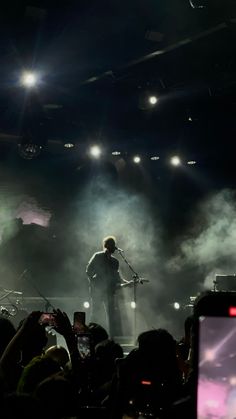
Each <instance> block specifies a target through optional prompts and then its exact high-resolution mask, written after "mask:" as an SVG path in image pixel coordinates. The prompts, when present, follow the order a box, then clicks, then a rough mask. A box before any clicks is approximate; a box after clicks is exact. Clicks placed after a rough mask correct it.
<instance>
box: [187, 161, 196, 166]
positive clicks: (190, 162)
mask: <svg viewBox="0 0 236 419" xmlns="http://www.w3.org/2000/svg"><path fill="white" fill-rule="evenodd" d="M196 163H197V162H196V161H195V160H189V161H188V164H189V165H190V166H194V164H196Z"/></svg>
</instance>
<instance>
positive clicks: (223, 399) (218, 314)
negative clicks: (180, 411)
mask: <svg viewBox="0 0 236 419" xmlns="http://www.w3.org/2000/svg"><path fill="white" fill-rule="evenodd" d="M194 318H195V328H194V347H193V351H194V352H193V355H194V368H195V372H196V373H197V374H196V394H195V396H196V397H195V402H196V403H195V411H196V416H195V417H196V418H197V419H208V418H210V417H211V418H214V419H218V418H219V419H221V418H227V419H228V418H234V417H235V416H236V414H235V412H236V293H235V292H218V291H217V292H208V293H204V294H202V295H201V296H200V297H199V298H198V299H197V301H196V302H195V305H194Z"/></svg>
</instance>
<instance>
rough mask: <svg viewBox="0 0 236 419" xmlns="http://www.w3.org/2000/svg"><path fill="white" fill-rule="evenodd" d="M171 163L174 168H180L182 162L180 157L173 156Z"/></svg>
mask: <svg viewBox="0 0 236 419" xmlns="http://www.w3.org/2000/svg"><path fill="white" fill-rule="evenodd" d="M170 163H171V164H172V166H180V164H181V160H180V158H179V157H178V156H173V157H171V159H170Z"/></svg>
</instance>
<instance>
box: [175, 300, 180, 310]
mask: <svg viewBox="0 0 236 419" xmlns="http://www.w3.org/2000/svg"><path fill="white" fill-rule="evenodd" d="M174 309H175V310H179V309H180V303H178V302H177V301H176V302H175V303H174Z"/></svg>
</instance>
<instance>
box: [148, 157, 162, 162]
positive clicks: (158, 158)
mask: <svg viewBox="0 0 236 419" xmlns="http://www.w3.org/2000/svg"><path fill="white" fill-rule="evenodd" d="M150 159H151V160H153V161H156V160H160V157H159V156H152V157H150Z"/></svg>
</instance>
